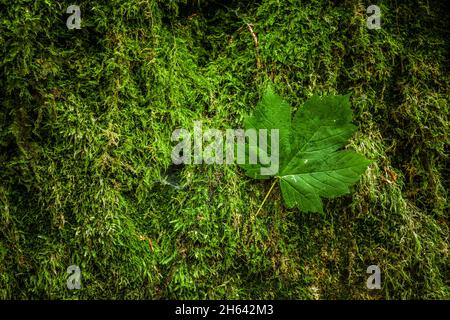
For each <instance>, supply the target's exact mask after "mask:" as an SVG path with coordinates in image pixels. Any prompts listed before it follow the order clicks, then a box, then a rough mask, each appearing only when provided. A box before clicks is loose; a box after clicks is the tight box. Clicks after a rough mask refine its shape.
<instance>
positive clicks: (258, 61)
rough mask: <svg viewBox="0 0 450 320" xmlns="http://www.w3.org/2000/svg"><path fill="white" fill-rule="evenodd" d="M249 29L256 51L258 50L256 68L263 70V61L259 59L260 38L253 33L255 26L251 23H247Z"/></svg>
mask: <svg viewBox="0 0 450 320" xmlns="http://www.w3.org/2000/svg"><path fill="white" fill-rule="evenodd" d="M247 27H248V30H249V31H250V33H251V34H252V37H253V41H254V42H255V49H256V67H257V68H258V69H259V68H261V66H262V65H261V59H260V57H259V41H258V36H257V35H256V33H255V32H254V31H253V25H252V24H250V23H247Z"/></svg>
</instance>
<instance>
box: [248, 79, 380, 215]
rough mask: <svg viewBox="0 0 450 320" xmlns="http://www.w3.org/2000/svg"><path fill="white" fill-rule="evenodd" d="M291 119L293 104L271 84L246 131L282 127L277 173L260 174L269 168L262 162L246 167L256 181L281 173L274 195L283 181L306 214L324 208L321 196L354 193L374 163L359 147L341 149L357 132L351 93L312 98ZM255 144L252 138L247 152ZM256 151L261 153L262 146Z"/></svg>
mask: <svg viewBox="0 0 450 320" xmlns="http://www.w3.org/2000/svg"><path fill="white" fill-rule="evenodd" d="M291 119H292V118H291V108H290V106H289V105H288V104H287V103H286V102H285V101H284V100H283V99H282V98H281V97H280V96H278V95H276V94H274V93H273V91H272V90H271V89H270V88H269V89H268V90H267V91H266V92H265V94H264V96H263V98H262V100H261V101H260V102H259V103H258V105H257V107H256V110H255V112H254V114H253V116H251V117H248V118H246V119H245V121H244V126H245V129H246V130H248V129H252V128H253V129H257V130H258V129H268V130H270V129H278V130H279V131H278V132H279V152H278V153H279V157H278V158H279V169H278V172H276V173H274V174H269V175H263V174H261V169H262V168H267V167H268V165H263V164H244V165H241V167H243V169H244V170H245V172H246V174H247V175H248V176H250V177H252V178H255V179H268V178H272V177H276V178H277V179H276V180H275V181H274V184H273V185H272V187H271V188H270V190H269V193H270V192H271V191H272V188H273V186H274V185H275V182H276V181H277V180H279V181H280V186H281V192H282V194H283V198H284V200H285V203H286V205H287V206H288V207H289V208H292V207H295V206H297V207H298V208H299V209H300V210H302V211H305V212H307V211H310V212H323V207H322V200H321V197H323V198H334V197H338V196H341V195H343V194H346V193H349V192H350V191H349V187H350V186H351V185H352V184H354V183H355V182H357V181H358V180H359V177H360V176H361V174H362V173H364V172H365V171H366V169H367V167H368V165H369V164H370V162H371V161H369V160H367V159H366V158H364V157H363V156H362V155H360V154H358V153H356V152H354V151H350V150H342V149H343V148H344V147H345V145H346V144H347V142H348V139H349V138H350V137H351V136H352V135H353V133H354V132H355V130H356V126H354V125H353V124H352V123H351V121H352V110H351V109H350V101H349V95H346V96H339V95H337V96H325V97H318V96H313V97H311V98H310V99H309V100H308V101H306V102H305V103H304V105H303V106H302V107H301V108H300V109H299V110H298V111H297V112H296V114H295V115H294V117H293V119H292V120H291ZM268 140H270V139H268ZM250 145H251V141H248V142H247V143H246V146H247V153H249V152H250V151H249V150H250V149H249V148H250V147H249V146H250ZM269 145H270V144H269ZM256 149H257V150H255V152H256V153H257V154H260V153H261V150H260V148H259V146H258V147H257V148H256ZM270 149H272V151H273V150H274V148H273V147H270V148H269V150H270ZM267 154H268V152H267ZM269 193H268V194H267V196H268V195H269ZM267 196H266V198H265V199H264V201H263V204H264V202H265V200H266V199H267ZM263 204H262V205H263ZM262 205H261V207H262ZM261 207H260V208H261ZM258 211H259V210H258Z"/></svg>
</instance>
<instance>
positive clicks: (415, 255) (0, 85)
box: [0, 0, 450, 299]
mask: <svg viewBox="0 0 450 320" xmlns="http://www.w3.org/2000/svg"><path fill="white" fill-rule="evenodd" d="M73 2H76V3H73ZM71 4H77V5H79V6H80V7H81V18H82V28H81V29H80V30H68V28H67V27H66V19H67V18H68V16H69V15H68V14H66V13H65V12H66V8H67V7H68V6H69V5H71ZM371 4H377V5H378V6H379V7H380V8H381V12H382V24H381V29H379V30H369V29H368V28H367V26H366V18H367V16H368V15H367V13H366V8H367V7H368V6H369V5H371ZM444 4H445V1H438V0H436V1H425V0H411V1H394V0H380V1H377V2H376V3H369V2H367V1H356V0H352V1H350V0H349V1H346V0H342V1H325V0H312V1H299V0H296V1H295V0H286V1H280V0H260V1H255V2H253V1H217V2H216V1H200V0H199V1H188V0H185V1H175V0H172V1H163V0H146V1H142V0H139V1H138V0H112V1H99V0H90V1H87V0H77V1H53V0H33V1H31V0H15V1H13V2H11V1H6V0H0V50H1V54H0V298H2V299H7V298H14V299H26V298H30V299H43V298H46V299H90V298H97V299H98V298H100V299H103V298H111V299H164V298H170V299H175V298H184V299H188V298H189V299H208V298H209V299H211V298H214V299H237V298H239V299H250V298H251V299H281V298H286V299H350V298H353V299H443V298H449V297H450V286H449V280H450V272H449V271H450V268H449V256H448V250H449V227H448V213H449V202H448V192H449V185H450V166H449V151H450V150H449V130H448V128H449V124H450V123H449V107H448V103H449V94H450V89H449V84H450V77H449V66H450V64H449V51H448V50H449V43H448V40H449V39H450V32H449V30H450V28H449V21H450V14H449V10H448V9H447V8H445V7H444ZM256 40H257V45H256ZM268 82H273V87H274V88H275V90H276V91H277V93H279V94H280V95H282V96H283V97H285V99H286V100H287V101H288V102H289V103H290V104H291V105H292V106H293V107H294V108H298V107H300V106H301V104H302V103H303V102H304V101H306V99H307V98H308V97H310V96H311V95H313V94H318V95H325V94H347V93H351V102H352V109H353V112H354V119H355V121H354V123H355V124H356V125H357V126H358V132H357V134H356V135H355V136H354V137H353V139H352V140H351V141H350V143H349V147H350V148H353V149H355V150H357V151H358V152H359V153H361V154H363V155H364V156H365V157H367V158H369V159H372V160H373V164H372V165H370V167H369V168H368V170H367V172H366V173H365V174H364V175H363V176H362V178H361V180H360V182H359V183H358V184H356V185H355V186H354V188H353V190H352V194H350V195H347V196H344V197H341V198H338V199H334V200H326V201H325V202H324V211H325V213H324V214H323V215H318V214H309V213H303V212H300V211H299V210H297V209H287V208H286V207H285V206H284V204H283V200H282V198H281V194H280V190H279V189H277V188H275V189H274V190H273V192H272V193H271V195H270V196H269V198H268V200H267V202H266V203H265V204H264V207H263V209H262V210H261V211H260V212H259V213H258V215H256V214H255V213H256V211H257V209H258V207H259V205H260V204H261V202H262V200H263V198H264V196H265V194H266V192H267V191H268V189H269V187H270V185H271V182H270V181H256V180H251V179H249V178H247V177H246V176H245V175H244V173H243V172H242V170H241V169H239V168H238V167H237V166H234V165H227V166H225V165H223V166H219V165H214V166H213V165H186V166H177V167H175V166H173V165H172V162H171V156H170V154H171V149H172V147H173V145H174V143H173V142H172V141H171V134H172V131H173V130H175V129H177V128H180V127H182V128H186V129H190V128H192V127H193V121H195V120H198V121H202V123H203V126H204V127H209V128H217V129H227V128H239V127H241V126H242V120H243V118H244V117H245V115H247V114H249V113H251V112H252V110H253V109H254V106H255V105H256V103H257V102H258V100H259V99H260V97H261V94H262V92H263V88H264V87H265V86H266V85H267V83H268ZM174 185H176V187H174ZM373 264H375V265H378V266H379V267H380V269H381V272H382V276H381V277H382V288H381V289H380V290H368V289H367V287H366V279H367V277H368V274H366V269H367V267H368V266H370V265H373ZM70 265H78V266H79V267H80V268H81V271H82V288H81V289H80V290H68V288H67V287H66V281H67V278H68V274H67V272H66V270H67V267H68V266H70Z"/></svg>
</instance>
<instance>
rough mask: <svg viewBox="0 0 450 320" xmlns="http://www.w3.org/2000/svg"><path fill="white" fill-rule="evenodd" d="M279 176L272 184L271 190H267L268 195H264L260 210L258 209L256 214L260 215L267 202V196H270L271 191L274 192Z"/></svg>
mask: <svg viewBox="0 0 450 320" xmlns="http://www.w3.org/2000/svg"><path fill="white" fill-rule="evenodd" d="M277 180H278V177H277V178H276V179H275V180H274V181H273V183H272V186H271V187H270V189H269V191H268V192H267V194H266V196H265V197H264V200H263V202H262V203H261V205H260V206H259V208H258V211H256V214H255V216H257V215H258V213H259V212H260V211H261V209H262V207H263V205H264V203H265V202H266V200H267V198H268V197H269V195H270V193H271V192H272V189H273V187H275V184H276V183H277Z"/></svg>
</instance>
